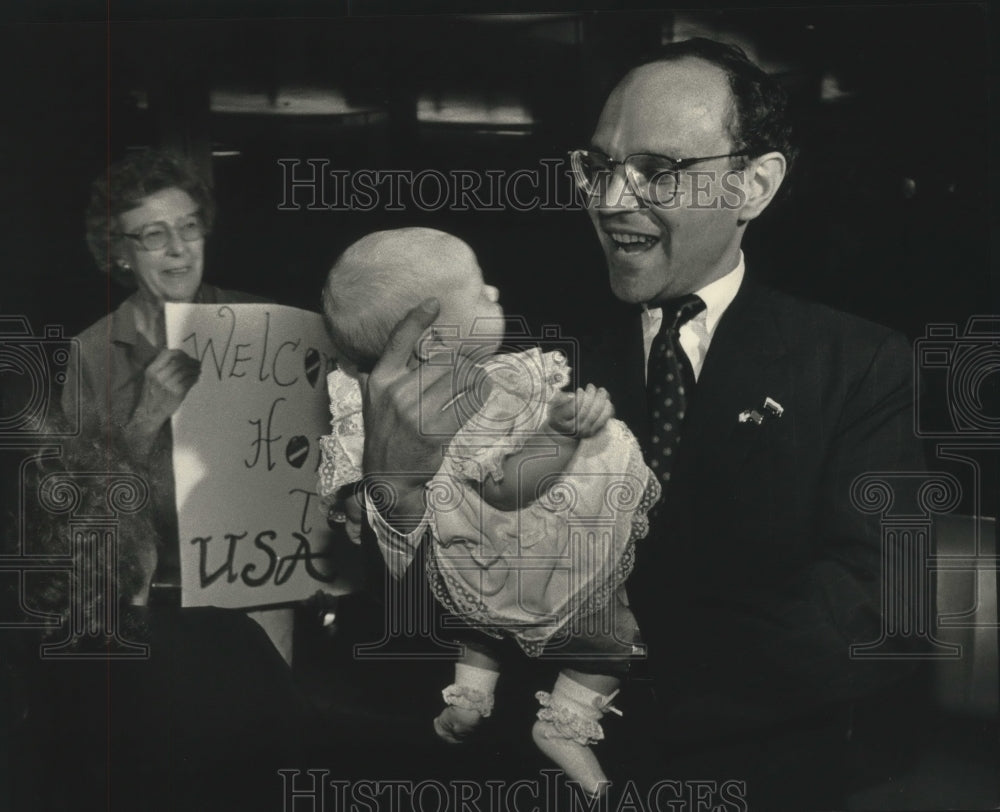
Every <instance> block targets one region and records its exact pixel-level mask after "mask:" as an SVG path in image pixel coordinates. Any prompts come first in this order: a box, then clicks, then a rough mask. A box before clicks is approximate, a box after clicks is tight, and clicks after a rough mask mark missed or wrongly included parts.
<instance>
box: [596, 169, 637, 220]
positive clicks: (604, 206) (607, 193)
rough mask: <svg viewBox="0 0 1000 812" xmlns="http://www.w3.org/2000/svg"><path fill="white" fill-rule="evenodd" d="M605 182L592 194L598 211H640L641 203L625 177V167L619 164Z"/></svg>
mask: <svg viewBox="0 0 1000 812" xmlns="http://www.w3.org/2000/svg"><path fill="white" fill-rule="evenodd" d="M606 177H607V180H606V181H605V182H604V183H602V184H601V185H600V186H599V187H598V189H597V191H596V192H595V194H594V197H595V199H596V204H597V209H598V210H599V211H620V210H621V209H641V208H642V201H640V200H639V198H638V197H636V195H635V192H634V191H632V186H631V184H629V182H628V178H627V177H626V176H625V167H624V166H622V165H621V164H619V165H618V166H616V167H615V168H614V171H613V172H611V174H609V175H607V176H606Z"/></svg>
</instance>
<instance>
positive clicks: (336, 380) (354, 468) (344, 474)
mask: <svg viewBox="0 0 1000 812" xmlns="http://www.w3.org/2000/svg"><path fill="white" fill-rule="evenodd" d="M326 388H327V393H328V394H329V396H330V415H331V419H330V433H329V434H327V435H324V436H323V437H320V440H319V447H320V465H319V497H320V500H321V502H322V503H323V504H324V505H325V506H327V507H328V506H330V505H331V504H333V503H334V502H335V501H336V495H337V492H338V491H339V490H340V489H341V488H342V487H343V486H344V485H349V484H351V483H352V482H359V481H360V480H361V479H362V477H363V475H364V474H363V471H362V469H361V461H362V457H363V454H364V447H365V424H364V419H363V417H362V411H361V404H362V400H361V387H360V386H359V385H358V382H357V381H356V380H354V378H351V377H349V376H348V375H345V374H344V373H343V372H342V371H340V370H339V369H335V370H333V372H331V373H330V374H329V375H327V377H326Z"/></svg>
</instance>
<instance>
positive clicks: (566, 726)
mask: <svg viewBox="0 0 1000 812" xmlns="http://www.w3.org/2000/svg"><path fill="white" fill-rule="evenodd" d="M615 693H617V691H616V692H615ZM535 697H536V698H537V699H538V701H539V702H540V703H541V704H542V708H541V709H540V710H539V711H538V721H537V722H535V725H534V727H533V728H532V730H531V735H532V738H534V740H535V744H537V745H538V748H539V749H540V750H541V751H542V752H543V753H544V754H545V755H547V756H548V757H549V758H550V759H552V760H553V761H554V762H555V763H556V764H557V765H558V766H559V767H561V768H562V770H563V772H565V773H566V777H567V778H569V779H570V780H571V781H576V782H578V783H579V784H580V786H581V787H582V789H583V790H584V792H586V793H588V794H589V795H591V796H598V795H601V794H603V793H604V792H605V790H606V789H607V786H608V783H609V782H608V778H607V776H606V775H605V774H604V770H602V769H601V765H600V763H599V762H598V760H597V756H595V755H594V751H593V750H592V749H591V747H590V745H592V744H596V743H597V742H599V741H600V740H601V739H603V738H604V731H603V730H602V729H601V726H600V724H599V723H598V720H599V719H600V718H601V717H602V716H603V715H604V714H605V713H606V712H607V711H608V710H609V709H610V708H611V704H610V703H611V700H612V699H613V698H614V694H612V695H611V696H604V695H603V694H599V693H597V691H593V690H591V689H590V688H588V687H587V686H585V685H581V684H580V683H579V682H577V681H576V680H574V679H571V678H570V677H568V676H567V675H566V674H565V673H561V674H559V677H558V678H557V679H556V684H555V687H554V688H553V689H552V693H551V694H547V693H545V691H539V692H538V693H537V694H535Z"/></svg>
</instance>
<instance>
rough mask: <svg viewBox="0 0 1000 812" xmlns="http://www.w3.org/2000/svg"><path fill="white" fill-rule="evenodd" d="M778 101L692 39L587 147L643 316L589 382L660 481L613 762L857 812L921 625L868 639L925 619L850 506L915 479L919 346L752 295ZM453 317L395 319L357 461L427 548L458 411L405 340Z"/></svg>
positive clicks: (619, 92)
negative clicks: (866, 729) (865, 757)
mask: <svg viewBox="0 0 1000 812" xmlns="http://www.w3.org/2000/svg"><path fill="white" fill-rule="evenodd" d="M785 106H786V103H785V95H784V93H783V91H782V89H781V88H780V86H779V85H778V84H777V83H776V82H775V81H773V80H772V79H771V78H770V77H768V76H767V75H766V74H765V73H764V72H763V71H761V70H760V69H759V68H757V67H756V66H755V65H753V64H752V63H751V62H750V61H749V60H748V59H747V58H746V56H745V55H744V54H743V53H742V52H741V51H739V50H738V49H735V48H732V47H729V46H726V45H722V44H719V43H715V42H711V41H708V40H689V41H686V42H681V43H677V44H673V45H669V46H666V47H665V48H663V49H662V51H661V53H659V54H657V55H656V58H655V59H652V60H649V61H647V62H645V63H643V64H640V65H639V66H638V67H636V68H635V69H633V70H632V71H631V72H630V73H629V74H628V75H627V76H626V77H625V78H624V79H623V80H622V81H621V82H620V83H619V84H618V86H617V87H616V88H615V89H614V91H613V92H612V93H611V95H610V97H609V98H608V100H607V103H606V104H605V106H604V110H603V112H602V113H601V116H600V119H599V121H598V124H597V128H596V130H595V132H594V134H593V137H592V139H591V143H590V146H589V147H588V148H587V149H583V150H576V151H574V152H573V153H572V164H573V168H574V172H575V174H576V178H577V182H578V184H579V185H580V187H581V188H582V189H583V191H584V192H585V194H586V195H587V200H588V210H589V215H590V217H591V220H592V221H593V223H594V226H595V229H596V233H597V239H598V240H599V243H600V246H601V248H602V249H603V251H604V254H605V257H606V260H607V267H608V277H609V281H610V287H611V290H612V292H613V293H614V295H615V296H616V297H617V298H619V299H621V300H623V301H624V302H626V303H629V304H631V305H634V306H635V307H634V311H633V312H632V314H631V315H630V316H629V317H628V319H627V320H626V321H624V322H622V323H618V322H617V321H616V322H614V323H610V322H609V323H608V324H607V325H605V327H604V329H603V330H602V332H601V334H600V335H599V336H597V337H596V340H595V341H594V342H593V343H592V345H591V346H590V348H589V349H585V351H584V352H583V354H582V359H581V363H580V369H579V370H577V374H578V378H579V379H580V380H586V381H593V382H594V383H596V384H598V385H602V386H604V387H605V388H606V389H607V390H608V391H609V393H610V394H611V400H612V402H613V404H614V406H615V409H616V411H617V415H618V417H620V418H621V419H623V420H624V421H625V422H626V423H627V424H628V425H629V427H630V428H631V429H632V431H633V432H634V434H635V435H636V437H638V438H640V439H641V441H642V442H643V443H644V453H645V456H646V460H647V462H648V463H649V465H650V467H651V468H652V469H653V470H654V471H655V472H657V474H658V477H659V479H660V482H661V485H662V487H663V498H662V500H661V501H660V503H659V504H658V505H657V506H656V507H655V508H654V510H653V513H652V514H651V524H650V530H649V533H648V535H647V537H646V538H644V539H642V540H641V541H639V542H638V543H637V544H636V565H635V569H634V571H633V573H632V576H631V579H630V581H629V584H628V586H629V596H630V600H631V604H632V607H631V608H632V610H633V611H634V614H635V616H636V618H637V619H638V622H639V625H640V627H641V629H642V635H643V640H644V642H645V644H646V646H647V654H648V658H647V662H646V663H645V664H644V665H643V666H641V667H637V668H636V669H635V672H634V673H633V678H634V679H633V682H634V683H635V685H634V686H633V687H632V688H630V689H629V690H628V691H626V692H625V693H624V694H623V699H622V700H621V708H622V710H623V711H624V712H625V719H624V722H623V724H624V725H626V726H627V727H629V729H630V730H631V732H632V733H633V736H632V739H633V741H635V743H636V746H635V748H634V749H633V751H632V753H631V755H630V757H629V758H627V759H620V760H619V762H618V764H617V769H615V768H614V767H613V766H612V765H611V764H609V767H612V769H609V775H610V776H611V778H612V779H613V781H614V782H615V783H616V784H617V785H618V787H619V788H620V787H621V786H623V785H624V782H625V781H627V780H629V779H637V780H638V779H641V780H643V781H645V782H646V783H647V784H648V785H650V786H654V787H657V786H658V787H659V788H660V789H661V790H664V788H665V787H666V786H667V785H665V784H663V783H662V782H663V781H664V780H665V779H681V780H687V781H689V784H688V785H687V789H688V790H691V791H692V792H694V789H693V787H694V783H690V782H695V781H708V782H714V783H707V784H699V786H698V788H697V792H695V796H696V797H694V800H693V802H692V803H691V804H689V808H692V809H693V808H702V809H708V808H729V809H737V808H747V807H749V808H750V809H752V810H758V809H759V810H767V812H774V811H775V810H779V809H789V810H796V812H803V810H810V809H830V808H842V807H843V800H844V795H845V792H846V789H847V786H848V783H847V770H846V761H847V756H848V741H849V738H850V731H851V730H852V724H853V722H852V720H854V719H856V718H857V716H856V714H857V713H858V712H859V711H860V709H861V708H863V707H864V706H865V705H866V704H868V703H872V702H878V701H879V698H880V697H881V696H883V695H884V694H885V693H886V692H888V691H897V690H898V686H899V685H900V684H901V683H900V680H902V679H903V678H905V677H907V676H908V672H909V669H908V668H907V667H906V662H905V660H900V659H898V658H894V657H892V656H888V655H889V654H890V653H891V654H893V655H896V654H900V653H903V654H907V653H909V652H910V651H911V649H910V648H909V647H907V644H906V641H904V640H898V643H899V645H894V642H896V641H894V640H893V639H892V638H890V639H887V640H885V641H884V643H885V645H884V646H883V648H882V649H881V651H882V653H883V654H886V656H885V657H883V658H870V657H869V658H857V657H852V654H851V647H852V645H853V644H862V645H863V644H867V643H873V642H876V641H879V640H880V639H881V638H882V637H883V630H884V629H885V628H886V625H887V621H886V619H885V618H883V613H882V612H883V610H882V606H894V607H895V608H896V609H897V610H898V611H899V612H900V613H901V614H902V613H904V612H906V611H909V610H910V609H912V608H913V607H910V606H900V604H898V603H894V601H895V597H896V596H895V595H894V594H893V589H894V584H892V583H889V582H888V581H886V582H883V578H882V572H881V561H882V557H883V554H885V555H887V556H888V555H893V556H897V555H899V554H901V553H902V552H904V551H902V550H900V549H892V550H885V551H884V550H883V542H882V532H881V527H880V523H879V520H878V517H877V516H872V515H870V514H864V513H862V512H861V511H859V510H858V509H857V508H856V507H855V506H854V503H853V501H852V487H854V485H855V483H856V482H857V481H858V477H861V476H864V475H868V474H877V475H878V476H879V477H886V476H889V475H891V472H912V471H920V470H922V468H923V465H924V462H923V455H922V451H921V447H920V445H919V443H918V442H917V440H916V439H915V437H914V435H913V420H912V372H911V353H910V348H909V346H908V344H907V342H906V340H905V339H904V338H903V337H902V336H900V335H898V334H895V333H893V332H891V331H890V330H888V329H886V328H884V327H880V326H878V325H876V324H872V323H870V322H867V321H863V320H861V319H858V318H855V317H853V316H849V315H846V314H844V313H839V312H836V311H833V310H831V309H829V308H826V307H823V306H821V305H818V304H811V303H807V302H803V301H799V300H796V299H792V298H790V297H788V296H785V295H783V294H780V293H778V292H776V291H772V290H768V289H767V288H764V287H762V286H760V285H759V284H758V283H757V282H756V281H755V279H754V277H755V266H754V261H755V260H754V259H753V258H752V257H749V258H745V257H744V256H743V253H742V250H741V245H742V241H743V236H744V233H745V231H746V229H747V227H748V226H749V224H750V223H751V222H752V221H753V220H755V219H756V218H757V217H758V216H760V215H761V214H763V213H764V212H765V210H766V209H767V207H768V205H769V204H770V203H771V202H772V200H773V199H774V197H775V195H776V194H777V192H778V190H779V188H780V186H781V184H782V181H783V179H784V177H785V175H786V173H787V172H788V170H789V166H790V164H791V163H792V158H793V156H794V150H793V148H792V146H791V141H790V135H791V128H790V126H789V124H788V120H787V118H786V115H785ZM802 272H803V273H808V272H809V268H803V269H802ZM437 307H438V306H437V304H436V303H435V302H433V301H431V302H425V303H424V304H423V305H422V306H421V307H420V308H416V309H414V310H413V311H411V313H410V315H409V316H408V317H407V318H406V319H404V321H403V322H402V323H401V324H400V325H398V326H397V329H396V331H395V332H394V334H393V337H392V338H391V340H390V342H389V348H388V349H387V350H386V352H385V354H384V355H383V357H382V358H381V359H380V361H379V363H378V364H377V365H376V367H375V369H374V371H373V372H372V374H371V376H370V377H369V379H368V380H367V384H366V411H365V425H366V429H369V430H368V431H366V447H365V465H364V467H365V471H366V473H368V474H382V475H392V476H393V477H394V480H393V481H394V483H395V484H396V485H397V490H396V492H395V494H394V495H395V496H396V500H395V502H394V503H393V504H392V505H390V506H389V509H388V510H387V513H386V516H385V517H383V516H382V515H380V514H376V513H374V512H372V513H371V514H370V516H371V519H372V523H373V524H374V525H375V527H376V532H378V533H380V534H383V535H386V536H387V537H388V538H389V539H390V540H392V541H393V543H398V544H399V545H400V549H407V550H409V551H411V552H412V551H413V550H415V548H416V544H417V540H418V538H419V534H420V532H421V528H422V524H421V523H420V522H419V521H415V520H414V519H415V518H416V517H419V516H420V514H421V512H422V511H423V510H424V498H425V495H424V492H423V483H424V482H426V480H427V479H428V478H429V477H430V475H431V474H433V472H434V470H436V468H437V467H438V466H439V465H440V462H441V446H442V442H443V440H442V438H443V437H444V438H446V437H448V436H450V434H452V433H453V432H454V430H455V426H456V422H457V421H456V417H455V415H454V414H453V410H451V409H448V408H447V405H448V403H450V402H452V401H453V400H454V389H453V386H452V381H451V380H450V379H448V380H444V379H438V380H436V381H432V382H428V379H427V377H424V378H422V377H421V375H420V374H419V372H418V371H417V367H418V366H419V363H420V361H419V358H417V357H416V356H415V354H414V348H415V346H416V344H417V341H418V338H419V336H420V334H421V333H422V331H423V330H424V329H425V328H426V327H427V326H428V325H429V324H430V323H431V322H432V321H433V320H434V318H435V316H436V314H437ZM418 420H422V421H423V422H422V423H421V428H422V430H423V434H421V433H420V432H419V431H416V430H415V429H414V427H415V425H416V423H417V421H418ZM400 436H411V437H414V438H416V440H415V441H414V442H413V443H409V444H407V445H402V444H400V443H399V442H398V441H397V439H396V438H398V437H400ZM407 514H408V515H409V517H410V519H411V521H409V522H407V521H405V519H406V515H407ZM401 516H402V518H403V519H404V521H399V520H398V519H399V518H400V517H401ZM384 518H388V519H389V522H390V523H391V524H393V525H395V528H396V529H393V528H391V527H389V525H387V524H386V523H385V522H384V521H383V519H384ZM415 524H416V529H415V530H413V531H412V532H411V533H410V534H409V535H408V536H403V535H401V534H400V533H399V532H397V531H398V530H408V529H410V528H413V527H414V525H415ZM887 543H890V542H887ZM891 543H893V544H895V543H896V542H895V541H893V542H891ZM897 560H899V559H897ZM914 563H915V562H914ZM412 569H413V568H411V570H412ZM418 577H419V576H418ZM883 601H884V602H883ZM895 621H896V622H903V621H905V618H903V617H899V616H897V617H896V618H895ZM901 628H905V626H902V627H901ZM897 637H898V635H897ZM890 644H893V645H890ZM643 674H645V675H646V677H647V679H646V680H645V682H646V684H648V685H649V686H650V690H649V691H647V692H646V693H645V694H644V696H645V700H644V701H640V700H638V699H637V698H636V697H638V696H639V695H640V694H642V691H641V689H640V687H641V685H642V683H643V682H644V680H643V679H642V676H643ZM605 755H608V754H605ZM656 782H660V783H656ZM733 782H736V783H735V784H734V783H733ZM671 786H672V785H671ZM657 791H659V790H657ZM663 794H664V796H666V795H667V794H669V793H666V791H665V790H664V793H663ZM734 798H736V801H735V802H734ZM660 803H662V798H661V799H660Z"/></svg>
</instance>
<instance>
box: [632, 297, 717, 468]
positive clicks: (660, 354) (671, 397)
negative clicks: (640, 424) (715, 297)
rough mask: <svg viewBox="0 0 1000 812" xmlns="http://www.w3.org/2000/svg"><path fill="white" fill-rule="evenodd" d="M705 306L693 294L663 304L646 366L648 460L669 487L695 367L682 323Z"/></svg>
mask: <svg viewBox="0 0 1000 812" xmlns="http://www.w3.org/2000/svg"><path fill="white" fill-rule="evenodd" d="M704 309H705V303H704V302H703V301H702V300H701V299H699V298H698V297H697V296H695V295H694V294H693V293H692V294H689V295H687V296H682V297H680V298H679V299H671V300H670V301H669V302H666V303H665V304H664V305H663V322H662V323H661V324H660V331H659V332H658V333H657V334H656V337H655V338H654V339H653V345H652V347H650V350H649V364H648V365H647V367H646V403H647V404H648V407H649V437H648V442H647V444H646V460H647V461H648V462H649V467H650V468H652V469H653V472H654V473H655V474H656V475H657V477H659V480H660V484H661V485H663V486H664V487H666V485H667V483H668V482H669V481H670V469H671V467H672V464H673V460H674V455H675V454H676V452H677V444H678V443H679V442H680V439H681V435H680V426H681V423H682V422H683V421H684V413H685V409H686V405H687V393H688V391H689V390H690V389H691V388H692V387H693V386H694V370H693V369H692V368H691V362H690V360H688V357H687V355H686V354H685V353H684V349H683V348H682V347H681V342H680V329H681V325H682V324H684V323H685V322H686V321H688V320H690V319H692V318H694V317H695V316H696V315H698V314H699V313H700V312H701V311H702V310H704Z"/></svg>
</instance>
